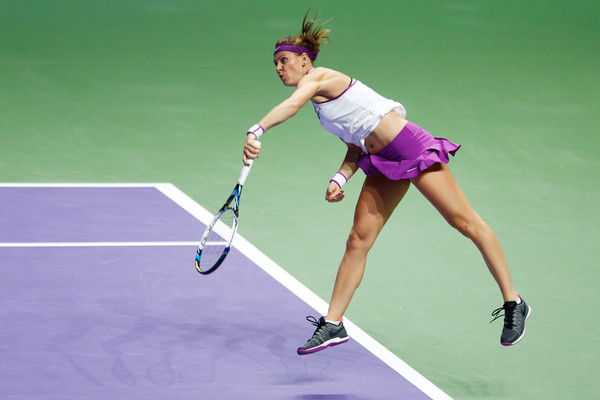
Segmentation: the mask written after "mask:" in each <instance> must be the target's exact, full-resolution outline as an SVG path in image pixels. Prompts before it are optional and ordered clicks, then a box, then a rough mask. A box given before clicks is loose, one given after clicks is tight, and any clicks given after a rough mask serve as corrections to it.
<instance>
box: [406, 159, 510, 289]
mask: <svg viewBox="0 0 600 400" xmlns="http://www.w3.org/2000/svg"><path fill="white" fill-rule="evenodd" d="M411 182H412V183H413V184H414V185H415V187H416V188H417V189H419V191H420V192H421V193H422V194H423V195H424V196H425V197H426V198H427V199H428V200H429V201H430V202H431V204H433V206H434V207H435V208H436V209H437V210H438V211H439V212H440V214H442V216H443V217H444V218H445V219H446V220H447V221H448V223H449V224H450V225H451V226H453V227H454V228H456V229H457V230H458V231H459V232H460V233H462V234H463V235H464V236H466V237H468V238H469V239H471V240H472V241H473V243H474V244H475V246H477V248H478V249H479V251H480V252H481V255H482V256H483V259H484V260H485V263H486V264H487V266H488V269H489V270H490V272H491V273H492V276H493V277H494V279H495V280H496V282H497V283H498V286H499V287H500V291H501V292H502V296H503V297H504V301H514V300H517V294H516V292H515V289H514V287H513V283H512V280H511V276H510V272H509V269H508V265H507V263H506V258H505V257H504V253H503V251H502V247H501V246H500V242H499V241H498V238H497V237H496V234H494V232H493V231H492V229H491V228H490V227H489V226H488V225H487V224H486V223H485V222H484V221H483V220H482V219H481V217H480V216H479V215H478V214H477V213H476V212H475V211H474V210H473V209H472V208H471V206H470V205H469V202H468V201H467V198H466V197H465V195H464V194H463V192H462V190H461V189H460V187H459V186H458V183H457V182H456V180H455V179H454V177H453V176H452V174H451V173H450V169H449V168H448V166H447V165H444V164H441V163H438V164H435V165H433V166H432V167H430V168H429V169H427V170H426V171H424V172H423V173H422V174H421V175H419V176H417V177H416V178H413V179H411Z"/></svg>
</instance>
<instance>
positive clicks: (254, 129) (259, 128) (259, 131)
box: [246, 124, 265, 139]
mask: <svg viewBox="0 0 600 400" xmlns="http://www.w3.org/2000/svg"><path fill="white" fill-rule="evenodd" d="M248 133H252V134H253V135H256V138H257V139H258V138H259V137H261V136H262V135H264V134H265V130H264V129H263V127H262V126H260V125H259V124H254V125H252V127H251V128H250V129H248ZM248 133H246V135H247V134H248Z"/></svg>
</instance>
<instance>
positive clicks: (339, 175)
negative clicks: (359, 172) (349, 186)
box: [329, 172, 348, 189]
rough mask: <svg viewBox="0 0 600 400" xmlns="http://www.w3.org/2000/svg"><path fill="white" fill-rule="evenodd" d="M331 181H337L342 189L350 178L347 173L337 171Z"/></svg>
mask: <svg viewBox="0 0 600 400" xmlns="http://www.w3.org/2000/svg"><path fill="white" fill-rule="evenodd" d="M329 182H335V183H337V184H338V186H339V187H340V189H341V188H343V187H344V185H345V184H346V182H348V178H346V175H344V174H342V173H341V172H336V173H335V175H333V178H331V179H330V180H329Z"/></svg>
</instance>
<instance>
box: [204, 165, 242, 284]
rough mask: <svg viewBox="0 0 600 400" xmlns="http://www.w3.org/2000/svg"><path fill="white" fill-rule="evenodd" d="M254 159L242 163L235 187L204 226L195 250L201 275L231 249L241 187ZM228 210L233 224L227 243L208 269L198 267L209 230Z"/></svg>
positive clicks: (222, 259)
mask: <svg viewBox="0 0 600 400" xmlns="http://www.w3.org/2000/svg"><path fill="white" fill-rule="evenodd" d="M253 161H254V160H250V164H248V165H244V166H243V167H242V170H241V172H240V176H239V178H238V181H237V184H236V185H235V188H234V189H233V191H232V192H231V194H230V195H229V197H228V198H227V201H226V202H225V204H223V206H222V207H221V208H220V209H219V211H218V212H217V213H216V214H215V216H214V218H213V220H212V221H211V223H210V224H209V225H208V226H207V227H206V229H205V231H204V234H203V235H202V239H201V240H200V245H199V246H198V250H197V251H196V270H197V271H198V272H199V273H200V274H202V275H208V274H210V273H212V272H214V271H215V270H216V269H217V268H219V266H220V265H221V264H222V263H223V261H225V258H226V257H227V255H228V254H229V250H231V243H232V242H233V238H234V237H235V233H236V232H237V227H238V218H239V207H240V198H241V196H242V188H243V187H244V183H245V182H246V178H248V174H249V173H250V168H252V164H253ZM228 210H232V212H233V226H232V227H231V233H230V234H229V239H225V240H227V245H226V246H225V248H224V249H223V251H222V252H221V256H220V257H219V258H218V259H217V261H216V262H215V264H214V265H213V266H212V267H210V268H208V269H204V270H203V269H201V268H200V260H201V258H202V251H203V250H204V247H205V246H206V242H207V240H208V237H209V236H210V234H211V232H212V231H213V229H214V227H215V225H216V224H217V222H218V221H219V219H220V218H221V216H222V215H223V214H224V213H225V212H226V211H228Z"/></svg>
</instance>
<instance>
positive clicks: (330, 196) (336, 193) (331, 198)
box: [325, 182, 344, 203]
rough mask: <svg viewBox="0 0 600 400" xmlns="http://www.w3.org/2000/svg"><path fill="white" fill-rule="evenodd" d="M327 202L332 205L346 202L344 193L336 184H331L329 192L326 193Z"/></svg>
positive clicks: (328, 188)
mask: <svg viewBox="0 0 600 400" xmlns="http://www.w3.org/2000/svg"><path fill="white" fill-rule="evenodd" d="M325 200H327V201H328V202H330V203H337V202H338V201H342V200H344V191H343V190H342V188H340V185H338V184H337V183H335V182H329V186H328V187H327V192H325Z"/></svg>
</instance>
